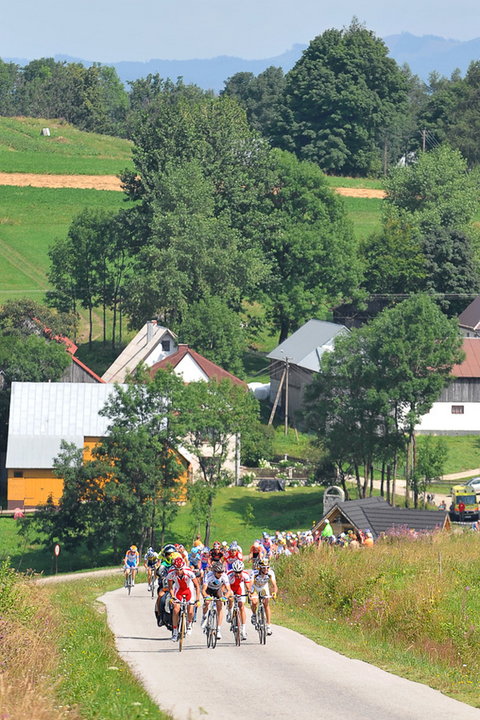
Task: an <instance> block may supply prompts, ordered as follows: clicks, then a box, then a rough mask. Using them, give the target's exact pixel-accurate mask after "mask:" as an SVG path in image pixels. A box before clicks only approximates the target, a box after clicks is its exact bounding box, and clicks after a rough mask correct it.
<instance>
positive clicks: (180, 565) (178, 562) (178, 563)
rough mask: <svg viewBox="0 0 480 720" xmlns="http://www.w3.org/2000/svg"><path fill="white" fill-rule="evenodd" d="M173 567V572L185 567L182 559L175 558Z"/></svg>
mask: <svg viewBox="0 0 480 720" xmlns="http://www.w3.org/2000/svg"><path fill="white" fill-rule="evenodd" d="M173 567H174V568H175V570H181V569H182V568H184V567H185V560H184V559H183V558H182V557H176V558H175V560H174V561H173Z"/></svg>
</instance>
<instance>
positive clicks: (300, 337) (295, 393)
mask: <svg viewBox="0 0 480 720" xmlns="http://www.w3.org/2000/svg"><path fill="white" fill-rule="evenodd" d="M348 332H349V330H348V329H347V328H346V327H345V326H344V325H337V324H336V323H331V322H326V321H325V320H309V321H308V322H306V323H305V325H302V327H301V328H299V329H298V330H297V331H296V332H294V333H293V335H290V337H288V338H287V339H286V340H284V341H283V342H281V343H280V345H278V346H277V347H276V348H275V349H274V350H272V352H271V353H269V354H268V355H267V357H268V359H269V360H270V402H271V403H272V404H273V403H274V402H275V399H276V398H277V395H278V392H279V386H280V384H281V385H282V388H281V390H280V396H279V400H278V402H279V405H280V406H281V407H282V408H283V409H285V388H286V387H288V416H289V417H290V418H294V417H295V414H296V413H297V412H298V411H299V410H300V409H301V408H302V405H303V395H304V392H305V388H306V387H307V385H309V384H310V383H311V382H312V380H313V376H314V374H315V373H316V372H318V371H319V369H320V359H321V357H322V355H323V353H324V352H331V351H332V350H333V348H334V344H335V338H336V337H337V336H338V335H343V334H345V333H348ZM287 365H288V373H286V372H285V370H286V367H287Z"/></svg>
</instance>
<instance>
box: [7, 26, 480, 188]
mask: <svg viewBox="0 0 480 720" xmlns="http://www.w3.org/2000/svg"><path fill="white" fill-rule="evenodd" d="M164 82H165V80H164V79H162V78H160V77H159V76H158V75H148V76H147V77H146V78H141V79H139V80H135V81H132V82H129V83H128V88H125V87H124V85H123V84H122V82H121V81H120V79H119V77H118V75H117V72H116V70H115V69H114V68H111V67H108V66H103V65H101V64H99V63H94V64H93V65H92V66H91V67H88V68H85V67H84V66H83V65H82V64H81V63H67V62H65V61H55V60H54V59H53V58H41V59H37V60H33V61H31V62H30V63H28V64H27V65H25V67H20V66H19V65H17V64H15V63H11V62H10V63H8V62H4V61H2V60H0V115H3V116H15V115H25V116H31V117H45V118H50V117H59V118H64V119H65V120H67V121H68V122H71V123H72V124H74V125H76V126H77V127H79V128H80V129H82V130H87V131H91V132H99V133H108V134H112V135H118V136H120V137H131V134H132V131H133V128H132V117H133V116H135V114H136V113H138V112H142V111H143V109H144V108H145V107H146V106H147V105H148V104H149V103H150V101H151V99H152V97H153V96H154V95H155V94H157V93H158V90H159V88H161V87H162V85H163V84H164ZM479 89H480V63H479V62H478V61H472V63H471V64H470V67H469V68H468V70H467V72H466V73H465V76H464V77H462V75H461V73H460V71H458V70H457V71H455V72H454V73H452V75H451V77H450V78H446V77H443V76H441V75H439V74H438V73H435V72H433V73H431V75H430V77H429V79H428V81H427V82H423V81H422V80H420V79H419V78H418V77H417V76H416V75H413V74H412V73H411V71H410V70H409V68H408V66H406V65H404V66H402V67H400V66H399V65H398V64H397V63H396V62H395V60H393V59H392V58H390V57H388V48H387V47H386V45H385V43H384V42H383V40H381V39H380V38H378V37H377V36H376V35H375V34H374V33H373V32H372V31H370V30H368V29H367V28H366V27H365V26H364V25H362V24H361V23H359V22H358V20H357V19H356V18H354V19H353V20H352V22H351V24H350V25H349V26H348V27H345V28H343V29H341V30H338V29H334V28H333V29H329V30H326V31H325V32H324V33H322V34H321V35H318V36H317V37H315V38H314V39H313V40H312V41H311V43H310V44H309V46H308V48H307V49H306V50H305V51H304V53H303V55H302V57H301V58H300V59H299V60H298V61H297V63H296V64H295V66H294V67H293V68H292V69H291V70H290V71H289V72H287V73H286V74H284V72H283V70H282V69H281V68H278V67H273V66H272V67H269V68H267V69H266V70H265V71H264V72H262V73H260V74H259V75H258V76H255V75H254V74H253V73H249V72H240V73H236V74H235V75H233V76H232V77H230V78H228V79H226V80H225V88H224V90H223V91H222V93H221V94H222V95H228V96H229V97H231V98H234V99H235V100H236V101H237V102H238V103H239V104H240V105H241V106H242V107H243V108H244V109H245V111H246V113H247V118H248V122H249V123H250V126H251V127H252V128H253V129H254V130H256V131H257V132H258V133H259V134H260V135H261V136H262V137H264V138H265V139H266V140H267V141H268V142H269V143H270V144H271V146H272V147H278V148H280V149H283V150H288V151H290V152H292V153H294V154H295V155H296V156H297V158H299V159H301V160H308V161H311V162H314V163H316V164H318V166H319V167H320V168H321V169H322V170H323V171H324V172H326V173H329V174H340V175H358V176H365V175H368V174H370V175H377V176H378V175H380V174H382V173H385V172H386V171H387V169H388V168H389V167H391V166H392V165H395V163H396V162H397V161H398V160H399V158H402V157H403V158H408V157H409V156H410V155H411V153H415V152H419V151H420V150H421V149H422V147H423V148H425V147H427V146H428V147H433V146H437V145H438V144H441V143H443V142H447V143H449V144H450V145H451V146H452V147H453V148H456V149H458V150H460V152H461V153H462V155H463V156H464V157H465V158H466V160H467V163H468V165H469V167H472V166H474V165H476V164H478V161H479V150H478V143H477V140H476V138H477V134H478V133H477V129H478V125H479V122H480V120H479V118H480V112H479V111H480V106H479V103H480V91H479ZM190 92H191V95H192V96H193V95H195V94H197V95H199V94H203V91H202V90H200V89H199V88H196V87H195V86H191V90H190ZM206 94H207V95H209V96H213V92H207V93H206ZM133 122H134V123H135V121H134V120H133Z"/></svg>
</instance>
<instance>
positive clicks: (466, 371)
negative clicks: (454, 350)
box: [452, 338, 480, 378]
mask: <svg viewBox="0 0 480 720" xmlns="http://www.w3.org/2000/svg"><path fill="white" fill-rule="evenodd" d="M462 349H463V352H464V353H465V360H464V361H463V362H462V363H461V364H460V365H454V366H453V368H452V375H453V376H454V377H458V378H462V377H464V378H480V338H464V339H463V345H462Z"/></svg>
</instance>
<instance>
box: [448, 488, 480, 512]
mask: <svg viewBox="0 0 480 720" xmlns="http://www.w3.org/2000/svg"><path fill="white" fill-rule="evenodd" d="M450 517H451V519H452V520H465V521H468V520H478V502H477V496H476V495H475V492H474V490H473V489H472V488H471V487H468V485H454V486H453V487H452V504H451V505H450Z"/></svg>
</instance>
